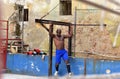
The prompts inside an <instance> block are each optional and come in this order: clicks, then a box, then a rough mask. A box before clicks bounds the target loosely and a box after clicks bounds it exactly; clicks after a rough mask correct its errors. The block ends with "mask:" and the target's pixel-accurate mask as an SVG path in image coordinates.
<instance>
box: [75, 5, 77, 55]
mask: <svg viewBox="0 0 120 79" xmlns="http://www.w3.org/2000/svg"><path fill="white" fill-rule="evenodd" d="M76 22H77V7H75V21H74V24H75V25H74V57H75V48H76Z"/></svg>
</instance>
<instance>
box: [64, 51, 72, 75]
mask: <svg viewBox="0 0 120 79" xmlns="http://www.w3.org/2000/svg"><path fill="white" fill-rule="evenodd" d="M63 59H64V61H65V63H66V67H67V71H68V74H71V68H70V64H69V57H68V53H67V51H66V50H65V53H64V55H63Z"/></svg>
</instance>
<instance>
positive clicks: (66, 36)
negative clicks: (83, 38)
mask: <svg viewBox="0 0 120 79" xmlns="http://www.w3.org/2000/svg"><path fill="white" fill-rule="evenodd" d="M72 36H73V28H72V26H70V32H69V33H68V35H64V38H70V37H72Z"/></svg>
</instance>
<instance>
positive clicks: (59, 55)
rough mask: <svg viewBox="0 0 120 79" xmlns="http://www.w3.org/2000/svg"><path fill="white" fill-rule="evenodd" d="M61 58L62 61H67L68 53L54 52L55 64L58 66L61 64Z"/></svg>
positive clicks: (62, 51)
mask: <svg viewBox="0 0 120 79" xmlns="http://www.w3.org/2000/svg"><path fill="white" fill-rule="evenodd" d="M61 58H63V60H68V58H69V57H68V53H67V51H66V50H65V49H62V50H56V63H57V64H60V63H61Z"/></svg>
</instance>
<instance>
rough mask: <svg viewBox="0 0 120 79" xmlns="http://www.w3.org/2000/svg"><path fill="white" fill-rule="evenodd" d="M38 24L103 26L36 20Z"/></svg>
mask: <svg viewBox="0 0 120 79" xmlns="http://www.w3.org/2000/svg"><path fill="white" fill-rule="evenodd" d="M35 22H36V23H40V24H43V23H44V24H51V23H52V24H54V25H63V26H71V25H76V26H100V25H101V24H72V23H69V22H61V21H52V20H44V19H35ZM103 26H107V25H106V24H103Z"/></svg>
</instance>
